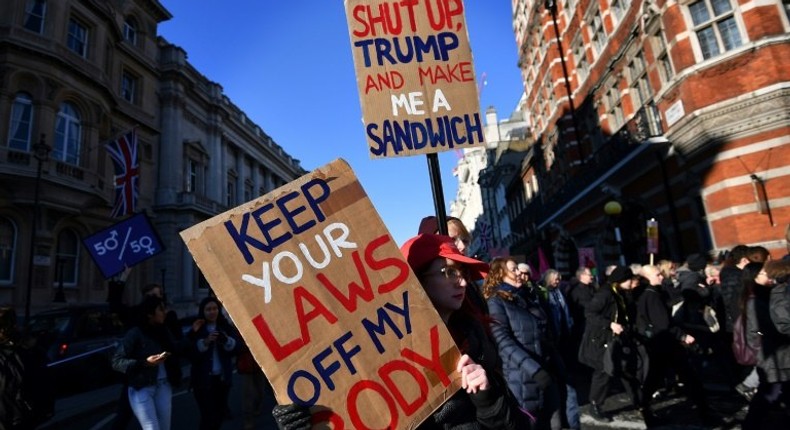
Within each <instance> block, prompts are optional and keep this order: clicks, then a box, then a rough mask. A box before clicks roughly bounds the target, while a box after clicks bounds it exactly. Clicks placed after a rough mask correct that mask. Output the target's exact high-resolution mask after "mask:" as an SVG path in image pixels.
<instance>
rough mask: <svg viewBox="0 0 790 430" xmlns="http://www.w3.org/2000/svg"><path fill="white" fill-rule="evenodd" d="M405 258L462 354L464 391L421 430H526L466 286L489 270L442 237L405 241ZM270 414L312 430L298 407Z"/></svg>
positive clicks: (286, 425)
mask: <svg viewBox="0 0 790 430" xmlns="http://www.w3.org/2000/svg"><path fill="white" fill-rule="evenodd" d="M401 252H402V253H403V255H404V257H406V261H408V263H409V266H410V267H411V269H412V271H413V272H414V273H415V274H416V275H417V278H418V279H419V281H420V284H421V285H422V288H423V289H424V290H425V293H426V294H427V295H428V298H429V299H430V300H431V303H432V304H433V306H434V307H435V308H436V311H437V312H438V313H439V316H440V317H441V319H442V321H444V323H445V324H446V325H447V328H448V330H449V331H450V334H451V335H452V337H453V340H455V343H456V345H458V348H459V349H460V350H461V354H462V355H461V358H460V359H459V360H458V363H456V370H457V371H458V372H459V373H460V374H461V381H462V384H461V385H462V387H463V388H462V389H461V390H458V392H456V393H455V394H454V395H453V396H452V397H451V398H450V399H449V400H447V401H446V402H445V403H444V404H442V406H440V407H439V408H438V409H437V410H436V411H434V413H433V414H432V415H431V416H430V417H428V418H427V419H426V420H425V421H424V422H423V423H422V424H421V425H420V426H419V427H418V429H420V430H428V429H431V430H432V429H442V430H450V429H457V430H462V429H463V430H474V429H491V430H494V429H496V430H503V429H504V430H510V429H512V430H516V429H518V430H522V429H527V430H528V429H529V428H530V426H529V422H528V421H527V420H526V419H525V418H526V417H525V416H524V415H523V414H522V413H521V412H520V411H519V410H518V407H517V406H515V405H513V404H512V403H510V402H509V401H508V396H507V391H506V390H507V387H506V386H505V383H504V382H503V381H501V377H498V372H499V357H498V355H497V352H496V346H495V345H494V343H493V342H492V341H491V339H490V338H489V336H488V331H487V329H486V324H485V317H484V316H482V315H481V314H480V313H479V312H478V311H476V310H475V309H476V308H475V307H474V306H473V305H472V304H471V303H470V302H469V301H468V300H467V297H466V287H467V283H468V282H470V281H471V280H474V279H481V278H482V277H483V276H484V275H485V273H486V272H487V270H488V265H487V264H485V263H483V262H482V261H478V260H475V259H473V258H470V257H467V256H465V255H463V254H462V253H461V252H460V251H459V250H458V247H457V246H456V245H455V243H454V240H453V239H451V238H450V237H448V236H442V235H435V234H420V235H418V236H416V237H414V238H412V239H409V240H408V241H406V243H405V244H404V245H403V246H402V247H401ZM272 414H273V415H274V417H275V419H276V420H277V424H278V426H279V427H280V429H282V430H297V429H298V430H303V429H305V430H306V429H309V428H310V413H309V411H308V410H307V409H306V408H303V407H300V406H298V405H293V404H291V405H283V406H275V407H274V411H273V412H272Z"/></svg>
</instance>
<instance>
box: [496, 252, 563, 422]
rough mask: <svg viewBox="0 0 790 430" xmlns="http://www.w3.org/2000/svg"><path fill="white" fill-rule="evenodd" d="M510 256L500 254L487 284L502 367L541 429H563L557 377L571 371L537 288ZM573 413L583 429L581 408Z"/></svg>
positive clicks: (516, 394) (519, 401) (525, 407)
mask: <svg viewBox="0 0 790 430" xmlns="http://www.w3.org/2000/svg"><path fill="white" fill-rule="evenodd" d="M508 261H509V259H505V258H495V259H494V260H493V261H492V262H491V270H490V271H489V273H488V277H487V278H486V281H485V283H484V284H483V295H484V297H485V298H486V299H487V301H488V309H489V312H490V317H491V319H492V320H493V324H492V327H491V331H492V334H493V336H494V340H495V341H496V344H497V349H498V351H499V357H500V358H501V359H502V371H503V373H504V376H505V380H506V381H507V384H508V387H509V388H510V391H511V392H512V393H513V395H514V396H515V397H516V400H517V401H518V403H519V406H520V407H521V408H522V409H524V410H526V411H529V413H530V414H531V415H532V416H534V417H535V420H536V421H535V424H536V428H552V429H559V428H561V424H562V420H561V418H562V417H561V413H560V410H561V407H560V406H561V388H560V387H561V384H560V383H559V382H558V381H559V379H560V378H561V377H562V375H564V374H565V373H566V372H565V366H564V364H563V362H562V359H561V358H560V355H559V352H558V350H557V347H556V345H555V343H554V341H555V337H554V336H553V334H552V330H551V328H550V325H551V323H550V321H549V316H548V315H547V313H546V311H545V309H544V307H543V306H542V304H541V300H540V298H539V296H538V294H537V291H534V289H529V290H524V289H523V288H522V285H521V281H520V280H519V278H518V276H516V273H515V272H514V271H511V270H509V269H508ZM525 288H526V287H525ZM574 401H575V399H574ZM568 418H569V421H570V422H569V426H570V427H571V428H579V422H578V413H577V414H576V416H575V417H573V416H570V417H568Z"/></svg>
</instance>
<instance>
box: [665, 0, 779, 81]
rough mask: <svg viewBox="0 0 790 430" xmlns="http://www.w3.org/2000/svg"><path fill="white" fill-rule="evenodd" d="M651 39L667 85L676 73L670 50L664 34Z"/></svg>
mask: <svg viewBox="0 0 790 430" xmlns="http://www.w3.org/2000/svg"><path fill="white" fill-rule="evenodd" d="M788 1H790V0H788ZM651 39H652V41H653V52H655V55H656V64H657V65H658V74H659V76H660V77H661V83H662V84H666V83H668V82H669V81H670V80H672V78H673V77H675V71H674V70H672V62H671V60H670V58H669V50H668V49H667V43H666V41H665V40H664V34H663V32H660V31H659V32H658V33H657V34H655V35H654V36H653V37H652V38H651Z"/></svg>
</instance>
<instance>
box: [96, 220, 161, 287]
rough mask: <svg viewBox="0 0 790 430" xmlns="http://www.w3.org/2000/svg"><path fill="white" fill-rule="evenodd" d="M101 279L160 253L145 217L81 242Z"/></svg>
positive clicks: (155, 237) (159, 246)
mask: <svg viewBox="0 0 790 430" xmlns="http://www.w3.org/2000/svg"><path fill="white" fill-rule="evenodd" d="M82 243H83V244H84V245H85V247H86V248H88V252H89V253H90V254H91V257H92V258H93V261H95V262H96V264H97V265H98V266H99V269H100V270H101V271H102V274H104V277H105V278H109V277H111V276H113V275H115V274H117V273H120V272H121V271H123V269H124V267H126V266H128V267H132V266H134V265H135V264H138V263H140V262H142V261H145V260H147V259H149V258H151V257H153V256H154V255H156V254H159V253H160V252H162V251H163V250H164V246H162V241H161V240H159V236H158V235H157V234H156V231H155V230H154V228H153V226H151V223H150V221H149V220H148V217H147V216H145V214H144V213H139V214H137V215H135V216H133V217H130V218H127V219H126V220H124V221H121V222H119V223H118V224H115V225H113V226H111V227H108V228H106V229H104V230H102V231H100V232H98V233H96V234H94V235H92V236H88V237H86V238H85V239H83V240H82Z"/></svg>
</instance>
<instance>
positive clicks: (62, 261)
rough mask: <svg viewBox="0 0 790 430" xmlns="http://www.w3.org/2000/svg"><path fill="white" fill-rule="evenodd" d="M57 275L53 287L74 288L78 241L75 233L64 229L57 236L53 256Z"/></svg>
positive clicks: (77, 274)
mask: <svg viewBox="0 0 790 430" xmlns="http://www.w3.org/2000/svg"><path fill="white" fill-rule="evenodd" d="M55 258H56V260H55V263H56V265H57V267H56V269H57V273H56V274H55V278H56V279H55V285H60V283H61V282H63V285H65V286H68V287H74V286H76V285H77V279H78V277H79V261H80V240H79V236H78V235H77V233H75V232H74V230H71V229H64V230H62V231H61V232H60V233H59V234H58V246H57V255H56V256H55Z"/></svg>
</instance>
